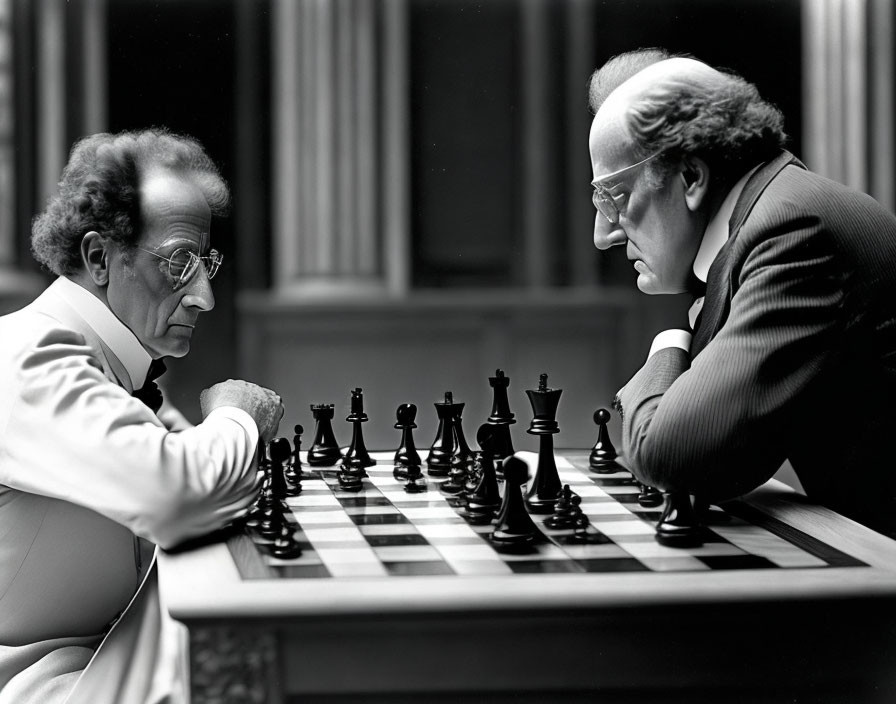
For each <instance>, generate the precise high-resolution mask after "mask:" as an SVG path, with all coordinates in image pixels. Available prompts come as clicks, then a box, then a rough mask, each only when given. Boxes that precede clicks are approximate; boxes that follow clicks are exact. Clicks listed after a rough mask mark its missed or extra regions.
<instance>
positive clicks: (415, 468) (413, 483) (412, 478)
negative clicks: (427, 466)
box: [404, 464, 427, 494]
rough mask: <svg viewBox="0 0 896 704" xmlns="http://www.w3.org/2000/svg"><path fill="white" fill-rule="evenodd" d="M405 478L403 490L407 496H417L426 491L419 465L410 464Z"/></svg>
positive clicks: (424, 480)
mask: <svg viewBox="0 0 896 704" xmlns="http://www.w3.org/2000/svg"><path fill="white" fill-rule="evenodd" d="M406 471H407V477H406V482H405V485H404V490H405V491H406V492H407V493H409V494H419V493H421V492H424V491H426V490H427V488H426V478H425V477H424V476H423V470H422V469H420V465H419V464H412V465H409V466H408V467H407V470H406Z"/></svg>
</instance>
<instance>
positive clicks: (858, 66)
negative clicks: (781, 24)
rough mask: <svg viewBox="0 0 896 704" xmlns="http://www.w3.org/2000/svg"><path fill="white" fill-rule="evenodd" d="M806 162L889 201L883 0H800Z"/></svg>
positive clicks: (889, 66)
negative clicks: (801, 12) (801, 11)
mask: <svg viewBox="0 0 896 704" xmlns="http://www.w3.org/2000/svg"><path fill="white" fill-rule="evenodd" d="M802 7H803V46H804V56H803V66H804V67H805V68H804V71H805V77H804V101H803V103H804V110H803V114H804V125H803V134H804V145H803V153H804V156H805V160H806V162H807V165H808V166H809V168H811V169H812V170H813V171H817V172H818V173H821V174H823V175H825V176H828V177H829V178H832V179H834V180H836V181H840V182H841V183H845V184H847V185H849V186H852V187H853V188H857V189H859V190H862V191H866V192H869V193H871V195H873V196H875V197H876V198H878V199H879V200H880V201H881V202H882V203H884V205H886V206H887V207H889V208H891V209H892V208H893V188H894V186H893V157H892V154H893V85H892V82H893V46H892V43H893V39H892V30H893V11H892V7H891V5H890V0H883V1H879V0H804V1H803V6H802Z"/></svg>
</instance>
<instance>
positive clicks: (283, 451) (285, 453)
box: [269, 438, 290, 502]
mask: <svg viewBox="0 0 896 704" xmlns="http://www.w3.org/2000/svg"><path fill="white" fill-rule="evenodd" d="M269 450H270V454H271V497H272V498H273V500H274V501H275V502H278V501H283V500H284V499H285V498H286V497H287V495H288V493H287V492H288V487H287V484H286V463H287V461H288V460H289V456H290V447H289V441H288V440H287V439H286V438H274V439H273V440H271V444H270V445H269Z"/></svg>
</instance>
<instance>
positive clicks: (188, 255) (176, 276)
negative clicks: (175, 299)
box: [141, 248, 224, 291]
mask: <svg viewBox="0 0 896 704" xmlns="http://www.w3.org/2000/svg"><path fill="white" fill-rule="evenodd" d="M141 251H142V252H146V253H147V254H151V255H152V256H154V257H158V258H159V259H162V260H164V261H166V262H168V276H170V277H171V280H172V281H173V282H174V290H175V291H176V290H177V289H179V288H183V287H184V286H185V285H186V284H187V283H189V281H190V279H192V278H193V276H195V274H196V272H197V271H199V264H200V263H201V264H202V265H203V266H204V267H205V275H206V276H207V277H208V278H209V279H213V278H215V274H217V273H218V269H220V268H221V262H222V261H223V260H224V255H223V254H221V253H220V252H219V251H218V250H217V249H210V250H209V252H208V256H207V257H200V256H199V255H198V254H196V252H194V251H193V250H191V249H184V248H181V249H175V250H174V251H173V252H172V253H171V256H170V257H163V256H162V255H161V254H156V253H155V252H153V251H150V250H148V249H141Z"/></svg>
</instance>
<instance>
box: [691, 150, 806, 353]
mask: <svg viewBox="0 0 896 704" xmlns="http://www.w3.org/2000/svg"><path fill="white" fill-rule="evenodd" d="M789 164H795V165H797V166H799V167H801V168H805V166H803V164H802V163H801V162H800V161H799V160H798V159H797V158H795V157H794V156H793V155H792V154H791V153H790V152H788V151H782V152H781V154H779V155H778V156H777V157H775V158H774V159H773V160H772V161H770V162H768V163H767V164H766V165H765V166H763V167H762V168H761V169H759V170H758V171H757V172H756V173H755V174H753V176H752V177H751V178H750V180H749V181H747V184H746V186H744V190H743V193H741V194H740V198H738V199H737V204H736V205H735V206H734V212H733V213H732V214H731V219H730V220H729V221H728V232H729V234H728V241H727V242H726V243H725V246H724V247H722V249H721V251H720V252H719V254H718V256H716V258H715V260H714V261H713V263H712V266H710V267H709V274H708V276H707V282H706V299H705V301H704V303H703V310H702V311H701V313H700V317H699V318H698V320H697V324H696V329H695V330H694V339H693V342H692V344H691V359H694V358H695V357H696V356H697V355H698V354H700V352H701V351H702V350H703V348H704V347H706V345H708V344H709V342H710V341H711V340H712V339H713V338H714V337H715V336H716V334H717V333H718V332H719V330H720V329H721V328H722V325H724V324H725V320H726V319H727V318H728V311H729V309H730V306H731V298H732V297H733V295H734V289H733V285H732V281H731V271H732V268H733V264H734V262H733V261H732V253H733V251H734V246H733V245H734V242H735V240H736V239H737V234H738V233H739V232H740V229H741V227H742V226H743V224H744V222H745V221H746V219H747V217H748V216H749V214H750V212H751V211H752V210H753V206H754V205H756V201H758V200H759V197H760V196H761V195H762V193H763V192H764V191H765V189H766V187H767V186H768V184H769V183H771V182H772V180H773V179H774V178H775V176H777V175H778V174H779V173H780V172H781V170H782V169H783V168H784V167H785V166H787V165H789Z"/></svg>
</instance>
